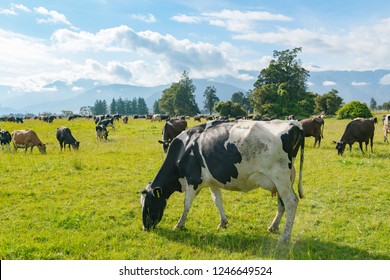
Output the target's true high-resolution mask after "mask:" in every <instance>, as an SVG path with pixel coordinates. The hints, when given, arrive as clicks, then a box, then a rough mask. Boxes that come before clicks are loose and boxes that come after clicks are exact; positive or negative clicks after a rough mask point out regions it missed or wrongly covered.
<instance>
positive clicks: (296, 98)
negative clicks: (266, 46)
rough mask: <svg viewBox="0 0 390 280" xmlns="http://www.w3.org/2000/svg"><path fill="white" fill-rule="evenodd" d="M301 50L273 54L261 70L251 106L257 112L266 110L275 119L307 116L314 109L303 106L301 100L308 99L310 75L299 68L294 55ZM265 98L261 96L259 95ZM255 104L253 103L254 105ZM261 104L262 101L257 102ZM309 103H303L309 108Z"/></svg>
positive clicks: (299, 64)
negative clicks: (307, 83)
mask: <svg viewBox="0 0 390 280" xmlns="http://www.w3.org/2000/svg"><path fill="white" fill-rule="evenodd" d="M301 50H302V49H301V48H294V49H293V50H285V51H281V52H279V51H274V53H273V57H274V59H272V60H271V62H270V65H269V66H268V68H264V69H262V70H261V71H260V74H259V76H258V78H257V80H256V82H255V84H254V87H255V89H254V91H253V94H252V104H253V105H254V109H255V110H256V111H258V112H259V113H261V112H265V111H268V112H269V113H272V115H274V116H275V117H278V116H279V117H280V116H285V115H291V114H294V115H307V114H311V113H312V111H313V109H314V108H307V106H305V107H302V106H301V105H300V103H301V104H302V101H303V100H305V99H307V98H311V96H310V94H308V93H307V92H306V81H307V78H308V76H309V72H308V71H307V70H306V69H304V68H303V67H302V66H301V61H300V60H298V59H297V54H298V52H300V51H301ZM263 94H264V95H265V96H262V95H263ZM253 101H254V102H253ZM259 101H261V102H259ZM309 103H310V102H306V103H305V105H308V104H309Z"/></svg>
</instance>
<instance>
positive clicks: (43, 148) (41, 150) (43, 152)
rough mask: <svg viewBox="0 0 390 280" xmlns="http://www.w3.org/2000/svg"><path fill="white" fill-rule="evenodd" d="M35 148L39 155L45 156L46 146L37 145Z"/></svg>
mask: <svg viewBox="0 0 390 280" xmlns="http://www.w3.org/2000/svg"><path fill="white" fill-rule="evenodd" d="M37 147H38V150H39V151H40V152H41V154H46V144H38V145H37Z"/></svg>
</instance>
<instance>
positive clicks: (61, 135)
mask: <svg viewBox="0 0 390 280" xmlns="http://www.w3.org/2000/svg"><path fill="white" fill-rule="evenodd" d="M56 137H57V140H58V142H60V147H61V151H62V148H64V150H65V148H66V145H68V147H69V151H70V146H71V145H72V147H73V149H74V150H76V151H77V150H78V149H79V146H80V142H79V141H77V140H76V139H75V138H74V137H73V135H72V132H71V131H70V129H69V128H67V127H65V126H61V127H59V128H57V133H56Z"/></svg>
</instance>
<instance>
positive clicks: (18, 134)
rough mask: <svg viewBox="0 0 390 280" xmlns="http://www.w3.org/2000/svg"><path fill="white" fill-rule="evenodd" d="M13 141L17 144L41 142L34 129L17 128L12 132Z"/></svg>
mask: <svg viewBox="0 0 390 280" xmlns="http://www.w3.org/2000/svg"><path fill="white" fill-rule="evenodd" d="M12 141H13V142H14V143H16V144H22V145H26V144H29V143H31V142H41V141H40V140H39V139H38V136H37V134H36V133H35V131H34V130H15V131H14V132H12Z"/></svg>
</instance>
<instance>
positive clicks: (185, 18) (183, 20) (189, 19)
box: [171, 14, 203, 23]
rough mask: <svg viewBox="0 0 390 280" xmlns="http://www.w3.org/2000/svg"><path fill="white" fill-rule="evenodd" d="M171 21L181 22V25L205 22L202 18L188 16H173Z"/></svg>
mask: <svg viewBox="0 0 390 280" xmlns="http://www.w3.org/2000/svg"><path fill="white" fill-rule="evenodd" d="M171 19H172V20H174V21H177V22H181V23H200V22H202V21H203V18H202V17H198V16H187V15H183V14H180V15H176V16H173V17H171Z"/></svg>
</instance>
